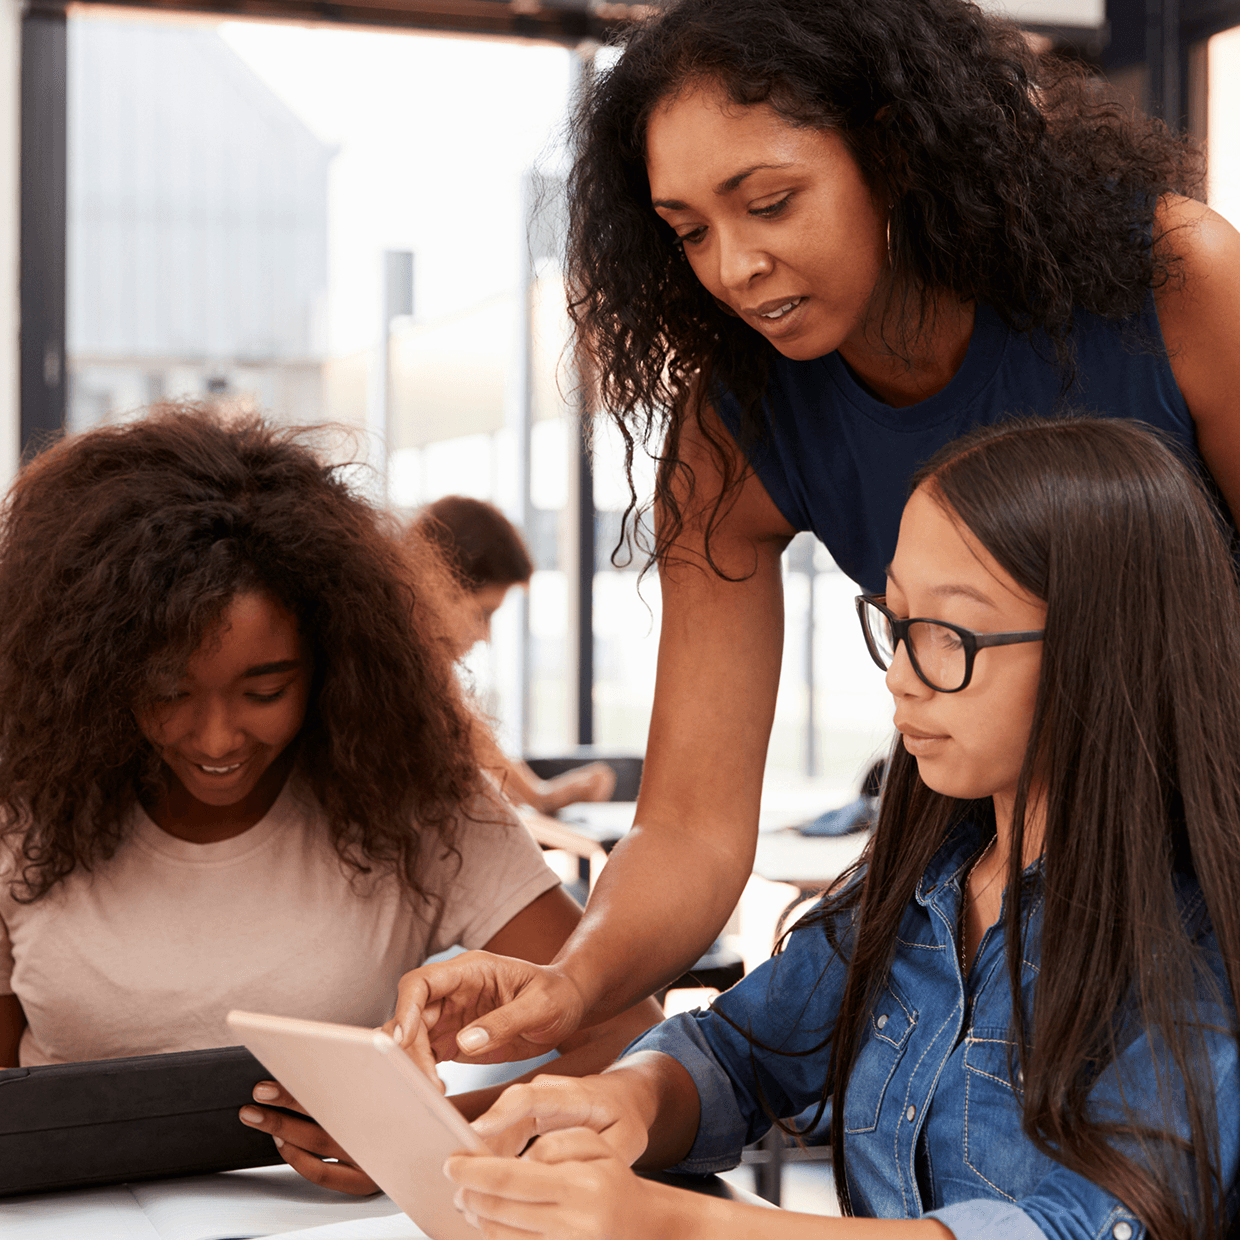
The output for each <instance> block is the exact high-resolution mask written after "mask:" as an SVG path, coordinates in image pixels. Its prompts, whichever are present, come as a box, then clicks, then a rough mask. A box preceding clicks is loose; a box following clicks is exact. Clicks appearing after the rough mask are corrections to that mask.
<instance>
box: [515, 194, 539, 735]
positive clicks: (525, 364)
mask: <svg viewBox="0 0 1240 1240" xmlns="http://www.w3.org/2000/svg"><path fill="white" fill-rule="evenodd" d="M521 191H522V192H521V198H522V203H521V218H522V222H523V226H524V230H525V236H524V242H525V244H524V245H522V247H521V289H520V294H519V296H518V298H517V318H518V324H517V333H518V336H519V340H520V345H519V348H518V350H517V359H518V361H517V364H518V366H519V368H520V372H521V373H520V378H519V382H518V398H517V404H518V410H517V460H516V474H517V523H518V524H519V525H520V527H521V528H522V529H523V530H524V531H525V536H526V538H529V537H530V536H531V534H532V532H533V522H534V505H533V501H532V500H531V498H530V455H531V451H532V446H531V438H532V430H533V425H534V281H535V276H536V262H537V255H536V253H535V252H534V251H535V250H536V249H537V248H539V247H538V240H537V234H536V229H535V218H534V216H535V212H536V211H537V209H538V182H537V178H536V175H535V174H534V173H533V172H527V173H526V175H525V178H524V180H523V181H522V185H521ZM519 606H520V614H519V617H518V625H519V632H520V641H519V644H518V648H517V662H518V677H519V683H520V686H521V688H520V692H519V693H518V695H517V710H518V713H519V715H520V719H519V720H518V725H517V730H518V734H519V735H520V738H521V752H522V753H528V752H529V746H530V723H531V719H530V709H531V697H530V681H531V674H532V671H533V669H532V667H531V657H530V655H531V649H530V646H531V643H530V599H529V594H528V592H527V591H525V590H522V591H520V593H519Z"/></svg>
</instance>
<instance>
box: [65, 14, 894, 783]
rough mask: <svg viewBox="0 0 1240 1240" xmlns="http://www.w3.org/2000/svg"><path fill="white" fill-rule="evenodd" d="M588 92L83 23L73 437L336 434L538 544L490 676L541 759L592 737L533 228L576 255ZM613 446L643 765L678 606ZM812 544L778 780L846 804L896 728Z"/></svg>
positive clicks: (599, 649) (552, 326) (489, 72)
mask: <svg viewBox="0 0 1240 1240" xmlns="http://www.w3.org/2000/svg"><path fill="white" fill-rule="evenodd" d="M579 72H580V64H579V61H578V59H577V56H576V54H575V53H572V52H570V51H567V50H564V49H562V48H558V47H553V46H549V45H541V44H534V43H531V44H525V45H521V44H515V43H500V42H487V41H483V40H478V39H469V40H465V39H453V38H442V37H431V36H421V35H414V34H404V33H379V32H359V31H350V30H341V29H335V28H330V27H319V28H306V27H294V26H284V25H279V24H271V23H264V24H247V23H236V22H233V23H212V22H205V21H201V20H195V21H192V22H184V21H178V20H174V19H171V18H152V17H150V16H144V17H141V18H138V17H136V16H135V17H123V16H118V15H117V13H116V11H115V10H113V11H111V12H108V13H106V14H105V13H101V14H98V15H96V14H93V13H91V12H90V11H88V10H87V11H83V10H81V9H79V10H75V12H74V14H73V16H72V17H71V19H70V25H69V97H68V104H69V236H68V243H69V285H68V302H69V313H68V320H69V323H68V342H67V357H68V368H69V377H70V395H69V423H70V427H71V428H74V429H77V428H82V427H86V426H89V425H93V424H95V423H98V422H101V421H109V420H115V419H120V418H125V417H128V416H132V415H133V414H134V413H135V412H136V411H138V410H139V409H141V408H142V407H144V406H145V405H147V404H148V403H150V402H151V401H154V400H158V399H161V398H172V397H191V398H195V399H206V400H211V401H215V402H217V403H219V404H221V405H223V406H224V407H225V408H235V409H250V408H253V409H261V410H264V411H268V412H270V413H272V414H274V415H275V416H277V417H279V418H281V419H284V420H287V421H289V422H296V423H305V422H322V421H329V422H334V423H339V424H341V425H342V426H344V427H346V428H348V429H349V431H350V435H348V436H345V437H344V438H343V439H342V442H341V449H340V450H341V451H342V452H349V453H352V454H354V455H356V456H358V457H360V458H361V459H364V460H366V461H368V462H369V471H370V472H369V485H371V486H372V487H373V489H374V490H375V492H376V493H377V494H383V495H385V496H386V498H387V499H388V500H389V501H390V502H391V503H392V504H393V505H395V506H396V507H397V508H399V509H400V510H402V511H411V510H412V509H414V508H415V507H416V506H418V505H419V504H422V503H425V502H428V501H430V500H433V499H436V498H438V497H439V496H441V495H444V494H451V493H463V494H468V495H473V496H476V497H478V498H481V499H487V500H491V501H493V502H495V503H496V504H498V505H499V506H500V507H501V508H503V509H504V510H505V511H506V512H508V513H509V514H510V515H511V516H513V517H514V518H516V519H518V520H521V519H522V518H523V517H524V518H525V524H526V536H527V539H528V541H529V543H530V545H531V549H532V551H533V555H534V560H535V564H536V571H535V574H534V578H533V580H532V582H531V584H530V590H529V595H528V602H527V603H525V604H524V605H523V603H522V600H521V599H520V598H518V597H513V598H511V599H510V601H509V603H507V604H506V605H505V607H504V608H503V609H502V610H501V612H500V613H499V614H498V615H497V617H496V619H495V624H494V640H493V644H492V646H491V648H490V649H489V650H488V649H481V648H480V649H478V650H476V651H475V652H474V654H473V655H472V657H471V659H470V663H469V669H470V673H471V675H472V676H473V678H474V682H475V684H476V687H477V690H478V693H479V697H480V698H481V700H482V701H483V703H484V705H485V706H486V708H487V709H488V711H489V712H490V713H491V714H492V715H493V716H494V717H495V719H496V720H497V721H498V723H499V725H500V729H501V733H502V734H503V737H504V739H505V741H506V742H507V744H508V745H509V746H511V747H512V748H514V749H515V748H519V747H521V746H522V745H523V744H524V745H525V746H526V747H527V748H528V749H529V750H530V751H531V752H550V751H561V750H564V749H565V748H566V747H568V746H569V745H570V744H571V742H573V741H575V739H576V735H577V733H576V724H575V715H574V712H575V709H576V694H575V690H576V685H575V675H576V668H575V666H574V653H575V651H574V645H573V642H572V641H571V640H570V638H571V633H572V620H571V617H572V613H571V608H570V606H569V600H570V595H571V593H572V590H573V588H574V584H575V580H576V578H575V575H574V574H575V570H574V560H573V552H574V537H575V535H574V530H575V525H574V522H573V512H574V509H573V502H574V501H573V495H572V486H571V480H572V478H573V476H574V469H575V467H576V452H577V435H578V430H577V418H578V402H577V396H576V392H575V381H574V377H573V375H572V373H571V370H570V369H569V368H568V365H567V352H566V345H567V340H568V335H567V322H566V316H565V313H564V290H563V280H562V273H561V271H560V268H559V266H558V265H557V260H556V259H555V258H554V257H553V256H549V255H552V253H553V252H554V250H555V249H556V246H555V244H551V245H549V246H543V247H542V248H541V250H540V252H538V253H534V252H533V250H532V249H531V248H530V246H529V244H528V236H529V226H530V218H531V215H532V214H534V215H536V217H537V218H536V221H535V229H534V231H535V233H537V232H538V230H539V229H541V230H543V231H544V232H545V230H546V229H548V228H551V229H553V230H554V229H555V227H556V215H555V211H554V210H553V209H552V208H553V206H554V203H553V202H551V201H550V199H551V198H553V197H554V194H550V195H549V194H548V192H547V187H551V189H552V190H553V189H554V187H555V185H556V184H557V183H558V181H559V179H560V177H561V176H562V172H563V167H564V163H565V157H564V152H563V147H562V142H563V126H564V120H565V116H566V112H567V108H568V105H569V100H570V97H571V94H572V91H573V89H574V83H575V81H576V78H577V74H578V73H579ZM536 186H541V187H542V191H541V193H540V192H535V189H534V187H536ZM535 207H537V208H538V210H537V211H535ZM534 248H535V249H538V248H539V247H538V246H537V245H536V246H535V247H534ZM393 262H395V264H396V266H395V267H393ZM393 270H395V271H397V272H398V273H399V272H401V271H403V272H404V273H405V275H404V276H403V277H401V278H400V279H397V280H396V284H395V285H394V284H393V277H392V275H391V272H392V271H393ZM410 270H411V272H412V280H411V285H409V286H406V287H403V288H397V287H396V285H399V284H400V283H401V280H403V279H407V277H408V274H409V272H410ZM394 289H395V294H396V299H395V301H393V300H392V298H393V291H394ZM527 417H528V418H529V421H530V426H529V432H528V435H529V446H530V452H529V458H528V488H529V495H528V501H526V500H524V499H523V496H522V494H521V490H522V478H523V476H524V475H523V473H522V470H521V467H520V462H521V459H522V455H521V445H522V442H523V439H522V436H523V434H524V429H523V428H524V426H525V419H526V418H527ZM595 440H596V444H595V461H594V488H595V502H596V508H597V513H596V522H595V524H596V530H597V538H596V542H597V554H596V572H595V577H594V617H595V619H594V668H595V683H594V720H595V723H594V735H595V741H596V743H597V744H599V745H600V746H602V747H604V748H607V749H612V750H626V751H632V752H640V751H641V750H642V748H643V747H644V745H645V738H646V729H647V726H648V723H649V715H650V703H651V699H652V696H653V689H654V669H655V657H656V649H657V642H658V631H659V586H658V579H657V575H656V574H653V573H652V574H650V575H648V576H647V577H646V579H645V582H644V584H643V586H642V589H641V591H640V593H639V591H638V588H637V580H638V569H639V568H640V567H641V559H640V556H638V557H637V558H636V559H635V560H634V561H633V562H632V563H630V564H628V565H627V566H623V565H622V566H621V567H619V568H617V567H613V566H612V564H611V562H610V560H609V556H610V553H611V550H612V548H613V546H614V544H615V540H616V532H617V530H618V528H619V521H620V513H621V511H622V510H623V508H624V506H625V504H626V503H627V499H628V488H627V484H626V482H625V480H624V477H623V471H622V467H621V456H620V453H619V450H618V444H617V440H616V437H615V435H614V434H613V433H611V432H610V431H609V430H608V428H607V427H606V426H600V427H598V428H597V431H596V436H595ZM638 485H639V487H640V488H641V490H642V491H643V494H646V493H648V491H649V488H650V485H651V475H650V472H649V470H648V469H647V470H646V471H645V472H643V473H642V474H641V476H640V477H639V479H638ZM811 541H812V540H808V538H807V537H803V538H802V539H801V540H798V544H797V545H796V546H794V548H793V549H792V551H791V552H790V554H789V556H788V557H787V565H788V574H787V583H788V588H787V603H788V639H787V646H786V656H785V661H784V673H783V679H782V685H781V693H780V700H779V706H778V712H777V719H776V725H775V732H774V736H773V739H772V745H771V765H772V769H773V771H775V772H778V773H779V775H780V776H781V777H782V778H785V779H788V778H793V777H797V778H802V777H805V776H807V775H808V774H810V773H812V774H813V775H814V776H815V777H816V778H817V779H820V780H821V779H824V778H825V779H826V780H828V781H829V782H830V783H831V784H832V785H833V786H835V787H837V788H838V790H839V793H840V795H841V796H843V795H844V794H845V793H846V791H847V786H848V785H849V784H851V783H852V782H853V780H854V779H855V778H856V776H857V774H858V772H859V770H860V769H861V767H862V766H863V765H864V763H865V761H866V760H867V759H868V758H869V757H870V756H871V755H872V754H873V753H874V752H875V751H876V750H877V749H879V748H881V747H882V746H883V745H884V744H885V742H886V738H887V736H888V735H889V717H890V708H889V705H888V702H887V699H886V696H885V694H884V692H883V686H882V677H881V675H880V674H879V673H878V672H877V671H876V669H873V668H871V667H869V665H868V664H867V663H866V661H865V659H864V652H863V651H862V648H861V645H860V638H859V635H858V634H857V632H856V631H855V630H856V622H855V619H854V616H853V610H852V602H851V599H852V594H853V593H854V589H853V586H852V584H851V583H850V582H848V581H847V580H846V579H845V578H844V577H843V575H842V574H840V573H839V572H838V571H836V570H835V569H834V567H833V566H832V565H831V564H830V561H829V559H827V558H826V557H825V556H824V555H823V553H822V551H821V549H818V550H817V551H815V550H814V549H813V547H812V546H810V545H809V543H810V542H811ZM803 544H804V545H803ZM811 598H812V607H811ZM527 632H528V639H526V637H525V634H526V633H527ZM737 657H742V658H743V657H744V652H738V655H737ZM831 795H833V794H832V793H829V792H824V796H826V797H828V798H830V796H831Z"/></svg>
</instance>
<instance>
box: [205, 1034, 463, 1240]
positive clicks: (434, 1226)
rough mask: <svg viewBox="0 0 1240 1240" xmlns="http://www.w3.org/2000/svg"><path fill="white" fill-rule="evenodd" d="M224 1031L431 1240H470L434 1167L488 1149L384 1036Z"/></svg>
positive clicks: (439, 1171) (440, 1173)
mask: <svg viewBox="0 0 1240 1240" xmlns="http://www.w3.org/2000/svg"><path fill="white" fill-rule="evenodd" d="M228 1026H229V1028H230V1029H232V1030H233V1032H234V1033H236V1035H237V1037H238V1039H239V1040H240V1041H241V1042H243V1043H244V1044H245V1045H246V1046H248V1047H249V1048H250V1050H251V1051H253V1052H254V1054H255V1055H256V1056H257V1057H258V1059H259V1060H260V1061H261V1062H262V1063H263V1065H264V1066H265V1067H266V1068H268V1069H269V1070H270V1072H271V1075H272V1076H273V1077H274V1078H275V1079H276V1080H278V1081H279V1082H280V1084H281V1085H283V1086H284V1087H285V1088H286V1089H287V1090H288V1091H289V1093H291V1094H292V1095H293V1097H294V1098H296V1099H297V1101H298V1102H300V1103H301V1105H302V1106H303V1107H305V1108H306V1110H307V1111H308V1112H309V1113H310V1114H311V1115H312V1116H313V1117H314V1118H315V1119H316V1120H318V1122H319V1123H320V1124H322V1126H323V1127H324V1129H326V1131H327V1132H328V1134H329V1135H330V1136H332V1137H333V1138H334V1139H335V1140H336V1141H337V1142H339V1144H340V1146H341V1148H342V1149H345V1150H348V1152H349V1156H350V1157H351V1158H352V1159H354V1160H355V1161H356V1162H357V1164H358V1166H360V1167H361V1168H362V1169H363V1170H364V1171H365V1172H366V1174H367V1175H369V1176H370V1178H371V1179H372V1180H374V1182H375V1183H376V1184H378V1185H379V1187H380V1188H381V1189H383V1191H384V1192H385V1193H387V1195H388V1196H389V1197H391V1198H392V1200H393V1201H394V1202H396V1204H397V1205H398V1206H400V1208H401V1209H402V1210H404V1212H405V1213H406V1214H407V1215H409V1217H410V1218H411V1219H413V1221H414V1222H415V1223H417V1225H418V1226H419V1227H420V1228H421V1229H422V1230H423V1231H424V1232H426V1234H427V1235H428V1236H430V1237H432V1240H478V1231H477V1230H476V1229H475V1228H473V1227H471V1226H470V1225H469V1224H468V1223H467V1222H466V1221H465V1220H464V1218H463V1217H462V1216H461V1214H460V1212H459V1211H458V1210H457V1208H456V1207H455V1206H454V1205H453V1204H452V1196H453V1191H454V1190H453V1187H452V1184H451V1183H450V1182H449V1181H448V1180H447V1179H446V1178H445V1176H444V1174H443V1164H444V1159H446V1158H447V1157H448V1156H449V1155H450V1154H455V1153H457V1152H459V1151H460V1150H481V1151H485V1150H486V1148H487V1147H486V1146H485V1145H484V1144H483V1142H482V1139H481V1138H480V1137H479V1136H478V1135H477V1133H475V1132H474V1130H473V1129H472V1128H471V1127H470V1126H469V1125H468V1124H467V1123H466V1122H465V1120H464V1118H463V1117H462V1116H461V1114H460V1112H459V1111H457V1110H456V1108H455V1107H454V1106H453V1105H452V1104H451V1103H450V1102H448V1101H447V1099H445V1098H444V1097H443V1095H442V1094H440V1093H439V1091H438V1090H437V1089H436V1088H435V1086H434V1085H432V1084H431V1082H430V1081H428V1080H427V1079H426V1077H425V1076H423V1075H422V1073H421V1072H420V1071H419V1070H418V1069H417V1068H416V1067H414V1064H413V1061H412V1060H411V1059H410V1058H409V1056H408V1055H406V1054H405V1052H404V1051H402V1050H401V1049H400V1047H399V1046H398V1045H397V1044H396V1043H395V1042H394V1041H393V1040H392V1039H391V1038H390V1037H388V1035H387V1034H386V1033H383V1032H381V1031H380V1030H377V1029H359V1028H357V1027H355V1026H353V1025H329V1024H324V1023H323V1022H321V1021H313V1020H293V1019H291V1018H289V1017H282V1016H260V1015H258V1014H256V1013H254V1012H229V1014H228Z"/></svg>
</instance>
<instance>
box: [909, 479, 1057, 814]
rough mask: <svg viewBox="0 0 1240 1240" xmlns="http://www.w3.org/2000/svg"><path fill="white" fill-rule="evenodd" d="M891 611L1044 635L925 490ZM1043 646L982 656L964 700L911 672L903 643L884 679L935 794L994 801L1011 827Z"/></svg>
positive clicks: (988, 558)
mask: <svg viewBox="0 0 1240 1240" xmlns="http://www.w3.org/2000/svg"><path fill="white" fill-rule="evenodd" d="M887 606H888V607H889V608H890V609H891V610H892V611H893V612H894V613H895V614H896V616H897V617H899V618H900V619H907V618H909V617H912V616H917V617H921V618H924V619H931V620H945V621H947V622H948V623H949V624H956V625H960V626H961V627H963V628H966V629H972V630H974V631H975V632H978V633H1005V632H1014V631H1029V630H1038V629H1042V628H1045V626H1046V604H1045V603H1043V602H1042V601H1041V600H1040V599H1037V598H1034V597H1033V595H1031V594H1029V593H1028V591H1026V590H1024V589H1023V588H1022V587H1021V586H1019V585H1017V583H1016V582H1015V581H1014V580H1013V579H1012V577H1011V576H1010V575H1009V574H1008V573H1007V572H1006V571H1005V570H1004V569H1003V568H1001V567H1000V565H999V563H998V561H997V560H995V558H994V556H992V555H991V554H990V552H989V551H987V550H986V549H985V547H983V546H982V545H981V544H980V543H979V542H978V541H977V539H976V538H974V537H973V535H972V534H970V533H969V531H968V530H967V529H965V528H963V527H962V526H960V525H958V524H957V523H956V521H954V520H953V519H952V517H951V515H949V513H948V512H947V511H946V510H945V509H944V508H943V506H942V505H941V504H940V503H938V501H937V500H936V499H935V498H934V497H933V495H931V494H930V493H928V492H927V490H926V487H924V486H922V487H919V488H918V489H917V490H916V491H914V492H913V494H912V496H911V498H910V499H909V502H908V504H907V505H906V506H905V509H904V516H903V518H902V519H901V521H900V539H899V542H898V543H897V544H896V553H895V556H894V557H893V559H892V561H891V564H890V566H889V567H888V570H887ZM1041 669H1042V643H1041V642H1025V643H1022V644H1019V645H1014V646H990V647H986V648H983V649H981V650H979V651H978V652H977V658H976V661H975V663H974V665H973V678H972V680H971V681H970V682H969V684H968V686H967V687H966V688H964V689H962V690H961V691H960V692H959V693H938V692H936V691H935V690H934V689H931V688H930V687H929V686H928V685H926V684H925V683H923V682H922V681H921V680H920V679H919V678H918V676H917V673H916V672H914V671H913V667H912V664H911V663H910V662H909V658H908V652H907V651H906V649H905V644H904V643H903V642H901V643H900V644H899V646H898V647H897V648H896V652H895V657H894V658H893V659H892V662H891V666H890V667H889V668H888V670H887V688H888V689H889V690H890V691H891V695H892V697H893V698H894V699H895V725H896V728H897V730H898V731H899V732H900V733H901V734H902V736H903V738H904V741H903V743H904V747H905V749H907V750H908V752H909V753H910V754H912V756H913V757H914V758H916V759H917V769H918V772H919V773H920V775H921V778H922V780H923V781H924V782H925V783H926V784H927V785H928V786H929V787H930V788H933V789H934V791H935V792H940V793H942V794H944V795H945V796H951V797H959V798H961V799H968V800H972V799H977V798H982V797H994V799H995V809H996V813H997V815H998V816H999V817H1000V819H1002V818H1003V816H1004V813H1005V811H1006V813H1007V815H1008V817H1009V818H1010V810H1011V804H1012V802H1013V801H1014V799H1015V795H1016V785H1017V780H1018V778H1019V776H1020V769H1021V765H1022V764H1023V762H1024V759H1025V751H1026V749H1027V748H1028V745H1029V732H1030V728H1031V726H1032V722H1033V710H1034V703H1035V701H1036V699H1037V692H1038V677H1039V674H1040V672H1041Z"/></svg>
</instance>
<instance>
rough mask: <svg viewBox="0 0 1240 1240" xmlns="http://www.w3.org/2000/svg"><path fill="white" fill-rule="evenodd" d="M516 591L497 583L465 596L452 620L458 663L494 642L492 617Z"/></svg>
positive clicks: (467, 593)
mask: <svg viewBox="0 0 1240 1240" xmlns="http://www.w3.org/2000/svg"><path fill="white" fill-rule="evenodd" d="M512 588H513V587H512V586H510V585H496V584H494V583H493V584H491V585H486V586H479V587H478V588H477V589H476V590H466V591H464V592H463V597H462V598H461V601H460V605H459V606H458V607H457V608H456V609H455V611H454V614H453V615H452V617H451V620H452V628H453V636H454V637H455V638H456V657H457V658H458V659H463V658H464V657H465V656H466V655H467V654H468V653H469V652H470V651H471V650H472V649H473V648H474V647H475V646H476V645H477V644H478V643H479V642H489V641H490V640H491V617H492V616H493V615H495V613H496V612H497V611H498V610H499V608H500V605H501V604H502V603H503V601H504V598H505V596H506V595H507V593H508V591H509V590H511V589H512Z"/></svg>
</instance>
